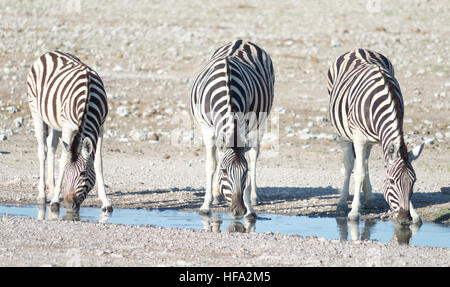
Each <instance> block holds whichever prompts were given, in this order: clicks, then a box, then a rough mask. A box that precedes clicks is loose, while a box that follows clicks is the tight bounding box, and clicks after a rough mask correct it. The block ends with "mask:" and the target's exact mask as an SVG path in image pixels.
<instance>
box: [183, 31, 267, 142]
mask: <svg viewBox="0 0 450 287" xmlns="http://www.w3.org/2000/svg"><path fill="white" fill-rule="evenodd" d="M274 81H275V79H274V74H273V65H272V61H271V59H270V57H269V55H268V54H267V53H266V52H265V51H264V50H263V49H261V48H260V47H258V46H257V45H255V44H253V43H251V42H248V41H243V40H237V41H234V42H231V43H228V44H226V45H224V46H222V47H220V48H219V49H217V50H216V51H215V52H214V53H213V55H212V56H211V58H210V60H209V61H208V63H207V64H206V65H205V67H204V68H203V70H202V71H201V72H200V73H199V75H198V76H197V78H196V79H195V81H194V84H193V87H192V92H191V111H192V115H193V117H194V119H195V121H196V122H197V123H202V124H205V125H207V126H210V127H214V128H215V134H216V136H217V138H218V139H219V142H220V139H222V141H223V143H224V144H225V145H226V146H241V147H242V144H244V142H243V141H244V139H243V137H244V135H245V134H246V133H248V131H253V130H256V129H257V128H259V125H260V124H261V123H262V122H263V120H264V119H265V118H267V116H268V114H269V113H270V110H271V107H272V103H273V89H274Z"/></svg>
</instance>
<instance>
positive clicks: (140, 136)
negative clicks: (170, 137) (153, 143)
mask: <svg viewBox="0 0 450 287" xmlns="http://www.w3.org/2000/svg"><path fill="white" fill-rule="evenodd" d="M130 137H131V139H132V140H134V141H145V140H147V134H146V133H144V132H143V131H141V130H132V131H131V132H130Z"/></svg>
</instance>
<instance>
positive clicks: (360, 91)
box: [328, 49, 423, 223]
mask: <svg viewBox="0 0 450 287" xmlns="http://www.w3.org/2000/svg"><path fill="white" fill-rule="evenodd" d="M328 93H329V95H330V105H329V117H330V120H331V123H332V125H333V127H334V129H335V131H336V132H337V133H338V135H339V136H340V137H341V142H342V146H343V149H344V167H345V180H344V187H343V189H342V191H341V195H340V199H339V203H338V211H339V210H346V209H347V198H348V188H349V181H350V175H351V172H352V169H353V167H354V168H355V192H354V198H353V202H352V209H351V211H350V213H349V214H348V218H349V219H351V220H358V218H359V207H360V196H359V194H360V191H361V190H363V191H364V193H365V200H366V203H370V199H371V189H372V187H371V184H370V180H369V171H368V158H369V154H370V148H371V145H373V144H375V143H380V144H381V147H382V149H383V153H384V159H385V163H386V167H387V176H386V179H385V181H384V185H383V193H384V198H385V199H386V201H387V202H388V204H389V206H390V208H391V210H392V211H393V213H394V216H395V217H396V219H397V220H398V222H400V223H409V222H410V221H411V216H412V221H413V222H414V223H416V222H419V221H420V217H419V215H418V214H417V213H416V211H415V210H414V208H413V205H412V203H411V195H412V193H413V186H414V182H415V181H416V174H415V173H414V170H413V167H412V165H411V161H413V160H415V159H417V158H418V157H419V155H420V154H421V152H422V149H423V143H422V144H421V145H420V146H417V147H415V148H414V149H413V150H412V151H410V152H408V151H407V149H406V144H405V141H404V138H403V116H404V105H403V98H402V94H401V91H400V85H399V84H398V82H397V80H396V79H395V77H394V69H393V67H392V64H391V62H390V61H389V60H388V59H387V58H386V57H384V56H383V55H381V54H379V53H376V52H373V51H370V50H366V49H354V50H352V51H350V52H347V53H345V54H343V55H342V56H340V57H338V58H337V59H336V61H335V62H334V63H333V64H332V65H331V67H330V68H329V70H328Z"/></svg>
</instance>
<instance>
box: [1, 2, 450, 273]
mask: <svg viewBox="0 0 450 287" xmlns="http://www.w3.org/2000/svg"><path fill="white" fill-rule="evenodd" d="M58 3H59V2H56V1H43V2H39V1H38V2H36V1H34V2H26V1H25V2H17V1H6V5H5V6H2V7H1V8H0V9H1V17H0V28H1V29H0V77H1V81H0V123H1V126H0V164H1V166H2V168H1V170H0V202H18V203H34V202H35V198H36V196H37V183H38V170H39V166H38V162H37V155H36V141H35V138H34V132H33V127H32V121H31V116H30V114H29V110H28V106H27V101H26V85H25V81H26V75H27V73H28V69H29V67H30V66H31V64H32V63H33V62H34V61H35V60H36V58H37V57H38V56H39V55H41V54H42V53H44V52H46V51H48V50H54V49H60V50H65V51H70V52H72V53H74V54H76V55H77V56H79V57H80V58H81V59H82V60H84V61H85V62H86V63H87V64H88V65H90V66H91V67H93V68H95V69H96V70H97V71H98V73H99V74H100V75H101V77H102V78H103V81H104V82H105V84H106V90H107V92H108V96H109V106H110V115H109V117H108V120H107V122H106V138H105V145H104V165H105V167H104V174H105V180H106V184H107V193H108V197H109V198H110V199H111V200H112V203H113V207H115V208H119V207H124V208H125V207H126V208H175V209H192V210H197V209H198V208H199V207H200V205H201V203H202V201H203V194H204V183H205V179H204V164H205V162H204V158H205V155H204V148H203V147H202V145H201V141H200V140H199V139H200V136H201V134H200V131H199V130H198V129H197V128H196V127H195V126H194V127H193V126H192V121H191V119H190V117H189V112H188V104H189V93H190V85H191V84H192V81H193V78H194V77H195V75H196V73H197V72H198V71H199V69H200V68H201V66H202V65H203V64H204V63H205V61H206V60H207V58H208V57H209V56H210V54H211V53H212V51H214V49H215V48H216V47H218V46H220V45H222V44H223V43H225V42H228V41H230V40H232V39H236V38H245V39H249V40H252V41H254V42H255V43H258V44H259V45H261V46H262V47H263V48H264V49H265V50H266V51H267V52H268V53H269V54H270V55H271V57H272V60H273V62H274V68H275V73H276V84H275V102H274V108H273V113H272V117H271V119H270V120H271V121H270V123H269V127H268V129H269V132H268V136H266V138H265V142H264V144H263V148H262V153H261V158H260V160H259V162H258V169H257V181H258V187H259V189H258V193H259V196H260V199H261V204H260V205H258V206H256V207H255V210H256V212H259V213H267V212H269V213H280V214H291V215H296V214H305V215H319V216H335V215H336V213H335V209H336V203H337V200H338V196H339V195H338V193H339V189H340V188H341V187H342V183H343V177H342V173H341V168H342V152H341V150H340V147H339V144H338V142H337V141H336V140H335V137H334V132H333V130H332V127H331V124H330V122H329V121H328V120H327V106H328V95H327V92H326V72H327V69H328V65H329V64H330V63H331V62H332V61H333V60H334V59H335V58H336V57H337V56H339V55H340V54H342V53H344V52H346V51H348V50H349V49H352V48H354V47H366V48H370V49H374V50H376V51H379V52H381V53H383V54H384V55H386V56H387V57H388V58H389V59H390V60H391V61H392V63H393V64H394V68H395V71H396V76H397V78H398V80H399V82H400V85H401V88H402V92H403V97H404V101H405V113H406V115H405V124H404V131H405V137H406V140H407V143H408V146H409V147H412V146H413V145H415V144H418V143H420V142H426V145H425V150H424V152H423V154H422V156H421V158H419V159H418V160H417V162H415V163H414V168H415V171H416V174H417V178H418V180H417V182H416V186H415V192H414V195H413V202H414V204H415V206H416V208H417V211H418V213H419V214H420V215H421V217H422V219H423V220H424V221H436V222H443V223H447V224H448V222H449V218H450V216H449V210H450V195H448V194H444V193H443V192H441V189H442V188H444V189H445V188H448V187H450V151H449V149H450V144H449V141H450V120H449V119H450V117H449V111H450V96H449V92H450V77H449V76H450V69H449V66H448V63H449V56H448V55H449V54H450V53H449V52H450V51H449V50H450V45H449V44H450V43H449V39H450V28H449V27H450V25H449V22H448V17H447V15H448V13H449V9H450V7H449V5H448V3H446V2H445V1H433V2H432V3H430V2H426V1H408V2H406V1H404V2H400V3H396V4H393V3H391V2H388V1H382V0H379V1H359V2H356V3H353V4H351V3H347V2H346V1H327V2H325V1H323V2H322V1H306V2H302V5H298V4H297V3H296V2H295V1H279V2H276V4H274V3H271V2H268V1H250V2H248V1H246V2H245V3H244V2H239V1H227V2H226V3H218V2H213V1H206V2H205V1H182V2H180V1H176V2H175V1H174V2H173V3H170V2H163V3H159V2H156V3H152V2H143V1H142V2H136V3H135V5H133V6H129V5H125V4H124V3H121V2H116V3H114V4H111V3H109V2H108V3H106V2H104V1H96V3H95V4H92V3H90V2H87V1H69V2H68V3H70V4H62V3H61V4H58ZM379 3H382V5H379ZM192 134H193V135H194V137H195V140H193V141H191V140H189V139H190V137H191V135H192ZM156 139H157V140H156ZM381 156H382V155H381V151H380V148H379V147H374V148H373V149H372V155H371V161H370V166H369V168H370V173H371V181H372V185H373V187H374V195H375V205H376V207H375V208H373V209H368V210H366V209H363V210H362V219H364V218H369V217H370V218H381V217H386V216H389V214H388V206H387V203H386V202H385V201H384V199H383V196H382V193H381V192H382V190H381V189H382V182H383V178H384V175H385V169H384V163H383V161H382V158H381ZM349 203H350V202H349ZM100 204H101V203H100V201H99V200H98V199H97V195H96V189H94V190H93V191H92V192H91V194H90V196H89V198H88V199H87V200H86V201H85V203H84V204H83V206H100ZM215 208H218V209H221V208H224V205H221V206H218V207H215ZM4 222H6V223H5V227H6V229H5V228H1V229H0V236H6V233H7V232H10V231H11V229H14V230H15V231H14V232H17V235H18V237H16V238H17V239H16V240H17V241H14V240H12V239H10V240H4V241H2V243H1V245H0V246H1V249H0V265H40V264H46V262H51V263H49V264H54V265H61V264H63V263H62V261H59V259H58V254H59V253H61V252H65V249H64V248H65V247H64V246H59V247H57V248H56V249H55V250H58V252H59V253H58V252H52V251H55V250H53V249H52V248H53V247H52V246H53V245H52V243H50V242H49V241H46V240H43V241H42V243H39V244H37V243H35V241H34V240H35V239H37V238H40V237H41V236H46V235H43V232H40V231H39V230H45V228H46V226H51V228H52V230H55V231H56V230H59V228H61V230H74V229H75V226H76V229H77V230H78V231H79V232H82V233H83V232H86V234H88V236H89V235H90V234H95V235H97V234H108V233H107V232H106V231H105V232H104V233H102V232H103V231H104V230H103V229H111V232H112V230H116V229H117V230H120V229H124V230H126V232H125V231H124V233H127V232H129V233H135V232H136V234H129V235H128V236H130V237H127V235H124V236H125V237H124V238H129V239H132V240H135V239H136V238H138V237H139V236H141V235H142V234H143V233H145V234H149V235H146V236H148V237H146V238H148V240H156V241H158V240H159V241H161V239H160V238H161V237H160V236H158V235H161V236H165V235H167V236H169V235H170V236H172V235H174V234H181V235H179V236H181V237H182V236H192V240H195V239H198V238H201V239H202V240H203V242H204V246H208V247H207V248H210V252H212V253H214V256H213V257H214V259H211V258H208V256H210V255H211V253H208V252H206V253H205V254H206V255H205V256H200V257H201V258H200V259H198V258H197V259H195V260H194V259H192V257H189V256H190V255H192V254H193V251H192V250H191V249H190V247H191V246H187V245H183V243H182V242H181V243H180V242H177V241H176V238H177V237H176V236H175V237H174V238H175V239H173V240H171V241H170V242H172V244H176V246H177V250H178V251H177V252H176V253H171V254H172V255H173V258H174V259H173V260H175V258H177V256H178V259H180V258H181V259H180V260H182V261H183V262H184V263H182V264H180V265H183V264H184V265H208V266H209V265H213V266H214V265H215V266H221V265H230V264H232V263H230V262H231V261H229V257H230V256H231V257H232V256H240V255H238V254H239V252H238V251H237V250H235V249H233V250H227V251H226V250H225V249H224V247H223V245H222V247H221V248H222V249H220V248H219V247H218V244H225V243H224V241H226V240H231V241H233V240H237V241H240V242H241V241H242V242H243V243H242V244H244V245H245V246H247V247H248V248H249V249H250V250H252V252H250V253H249V255H248V256H249V258H257V256H264V254H266V253H265V252H268V251H270V250H269V249H268V250H264V249H258V248H257V247H258V246H259V245H258V244H267V246H271V245H272V244H275V245H276V244H277V243H276V242H277V240H278V239H277V237H276V236H274V237H271V236H269V235H257V234H247V235H231V234H228V235H227V234H210V233H206V232H192V231H178V230H177V231H173V230H163V229H158V228H150V227H124V226H119V227H115V226H111V225H108V224H106V225H96V224H90V223H89V224H88V223H65V222H60V221H55V222H48V223H47V222H42V221H39V222H37V221H35V220H32V219H29V220H28V219H11V218H7V219H5V221H4ZM71 224H73V225H71ZM20 225H25V226H28V227H29V228H32V229H33V230H34V233H30V234H28V235H27V236H25V237H23V236H19V235H20V234H22V233H20V232H21V231H20V230H17V231H16V228H15V227H16V226H20ZM97 229H98V232H96V230H97ZM144 230H145V231H144ZM78 231H77V232H78ZM89 231H92V232H91V233H89ZM117 232H121V231H117ZM69 233H71V234H74V233H75V231H71V232H69ZM121 234H122V233H121ZM186 234H188V235H186ZM240 236H241V237H240ZM94 237H95V236H94ZM142 240H145V239H142ZM302 240H307V241H308V244H314V247H317V254H312V253H314V252H313V251H311V252H312V253H311V254H310V256H311V257H310V261H308V262H309V263H305V264H303V263H301V261H298V260H295V259H294V257H293V256H291V253H290V252H292V250H291V249H290V248H288V247H287V246H290V244H300V243H299V241H302ZM94 241H95V242H97V243H94V244H97V245H96V247H95V248H98V249H100V250H105V249H106V250H109V249H111V248H112V247H111V245H110V244H113V241H108V240H106V241H102V242H100V241H96V240H94ZM282 241H283V242H285V245H283V246H284V247H286V248H284V247H283V248H284V249H283V248H281V249H280V250H279V251H278V252H279V256H280V257H282V258H284V259H285V260H284V261H282V262H281V261H277V260H267V261H264V260H260V261H258V260H251V259H249V261H243V263H242V264H243V265H257V266H259V265H264V266H278V265H285V264H286V265H290V266H299V265H308V266H322V265H346V266H348V265H350V266H352V265H353V266H365V264H369V263H368V261H367V260H368V259H367V260H366V261H365V260H364V258H365V256H366V253H365V252H366V251H367V250H368V249H370V248H375V250H377V252H378V253H377V254H384V253H382V252H381V251H380V250H385V251H386V250H389V251H391V250H398V252H400V253H401V255H402V256H407V258H412V257H413V255H412V254H414V256H416V255H418V256H419V255H420V256H421V258H422V257H423V259H424V261H422V262H423V263H422V264H423V265H442V264H443V265H447V266H448V265H449V252H448V250H447V249H445V251H444V252H442V250H441V249H435V248H417V247H407V246H401V247H400V246H398V245H393V246H391V245H389V244H388V245H383V244H379V243H372V242H364V243H363V244H361V245H358V248H357V249H356V250H354V251H352V252H355V253H353V255H352V256H356V257H357V258H359V259H358V260H356V259H355V260H354V261H352V260H350V261H345V260H344V259H342V260H337V261H330V260H329V259H323V257H321V256H320V254H325V253H323V252H326V251H327V250H328V249H327V248H332V247H330V246H335V245H336V246H340V248H343V250H344V249H345V250H347V251H345V252H350V250H353V249H348V248H350V247H351V248H353V245H351V243H341V242H334V243H332V242H331V241H323V242H322V241H318V239H317V238H308V239H302V238H298V237H289V236H283V237H282ZM24 242H29V243H27V244H28V245H26V247H24V246H25V245H24V244H23V243H24ZM33 242H34V243H33ZM124 242H126V241H124ZM302 242H303V241H302ZM311 242H313V243H311ZM61 244H63V243H61ZM302 244H307V243H302ZM302 244H300V245H299V246H307V245H302ZM137 246H139V244H138V243H136V246H134V247H133V248H134V249H133V250H135V251H136V252H138V250H139V248H138V247H137ZM158 246H159V247H158V248H159V249H158V251H157V252H156V251H155V252H156V253H155V254H154V255H155V258H154V259H152V260H144V259H142V258H140V257H132V258H133V260H128V261H127V260H122V259H117V260H116V259H108V260H111V262H112V263H113V264H115V265H127V266H129V265H159V264H161V265H173V264H175V265H176V264H177V263H176V261H173V260H172V261H171V260H168V261H164V260H163V259H162V258H163V257H164V256H165V255H163V253H164V252H166V251H167V249H168V248H169V247H168V246H165V245H164V244H163V242H161V245H158ZM42 247H43V248H42ZM215 247H217V248H219V249H218V250H217V251H214V248H215ZM117 248H119V249H120V248H122V247H117ZM155 248H157V247H155ZM205 248H206V247H205ZM270 248H274V247H273V246H272V247H270ZM292 248H294V247H292ZM299 248H300V247H299ZM324 248H325V249H324ZM37 249H40V250H37ZM11 250H13V251H11ZM165 250H166V251H165ZM11 252H12V253H11ZM35 252H37V253H39V256H41V255H42V256H43V257H42V258H41V257H39V256H34V253H35ZM158 252H159V253H158ZM167 252H169V251H167ZM299 252H300V251H299ZM383 252H384V251H383ZM386 252H387V251H386ZM396 252H397V251H396ZM402 252H403V253H402ZM37 253H36V254H37ZM91 253H92V252H91V251H85V250H84V249H82V251H81V254H82V258H83V260H82V265H94V266H98V265H103V263H104V262H105V261H102V260H103V259H101V258H103V257H102V256H99V257H95V256H89V254H91ZM107 253H108V252H107ZM11 254H13V255H14V256H13V258H14V259H11V258H10V257H8V256H10V255H11ZM102 254H103V253H102ZM108 254H110V253H108ZM201 254H203V253H201ZM386 254H388V253H386ZM396 254H397V253H396ZM405 254H408V255H405ZM91 255H92V254H91ZM94 255H95V251H94ZM172 255H171V256H172ZM358 256H359V257H358ZM386 256H387V255H386ZM409 256H410V257H409ZM435 256H436V258H435ZM8 258H10V259H8ZM33 258H34V259H33ZM39 258H40V259H39ZM45 258H50V259H48V260H47V259H45ZM108 258H109V257H108ZM183 258H184V259H183ZM189 258H191V259H189ZM383 258H385V259H386V260H381V261H379V264H378V263H377V264H375V265H383V266H386V265H388V266H389V265H396V266H401V265H402V264H403V263H401V262H403V261H399V260H396V259H392V260H390V261H389V260H387V258H388V257H383ZM100 259H101V260H100ZM141 259H142V261H140V260H141ZM46 260H47V261H46ZM321 260H322V263H321ZM180 262H181V261H180ZM244 262H245V263H244ZM377 262H378V261H377ZM404 262H406V264H407V265H421V262H420V261H417V262H416V263H414V264H409V263H408V262H409V261H408V260H405V261H404ZM412 262H415V261H412Z"/></svg>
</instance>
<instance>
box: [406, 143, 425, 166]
mask: <svg viewBox="0 0 450 287" xmlns="http://www.w3.org/2000/svg"><path fill="white" fill-rule="evenodd" d="M424 145H425V144H424V143H422V144H421V145H418V146H415V147H414V148H413V149H412V150H410V151H409V152H408V160H409V162H412V161H413V160H416V159H418V158H419V156H420V155H421V154H422V151H423V147H424Z"/></svg>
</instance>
